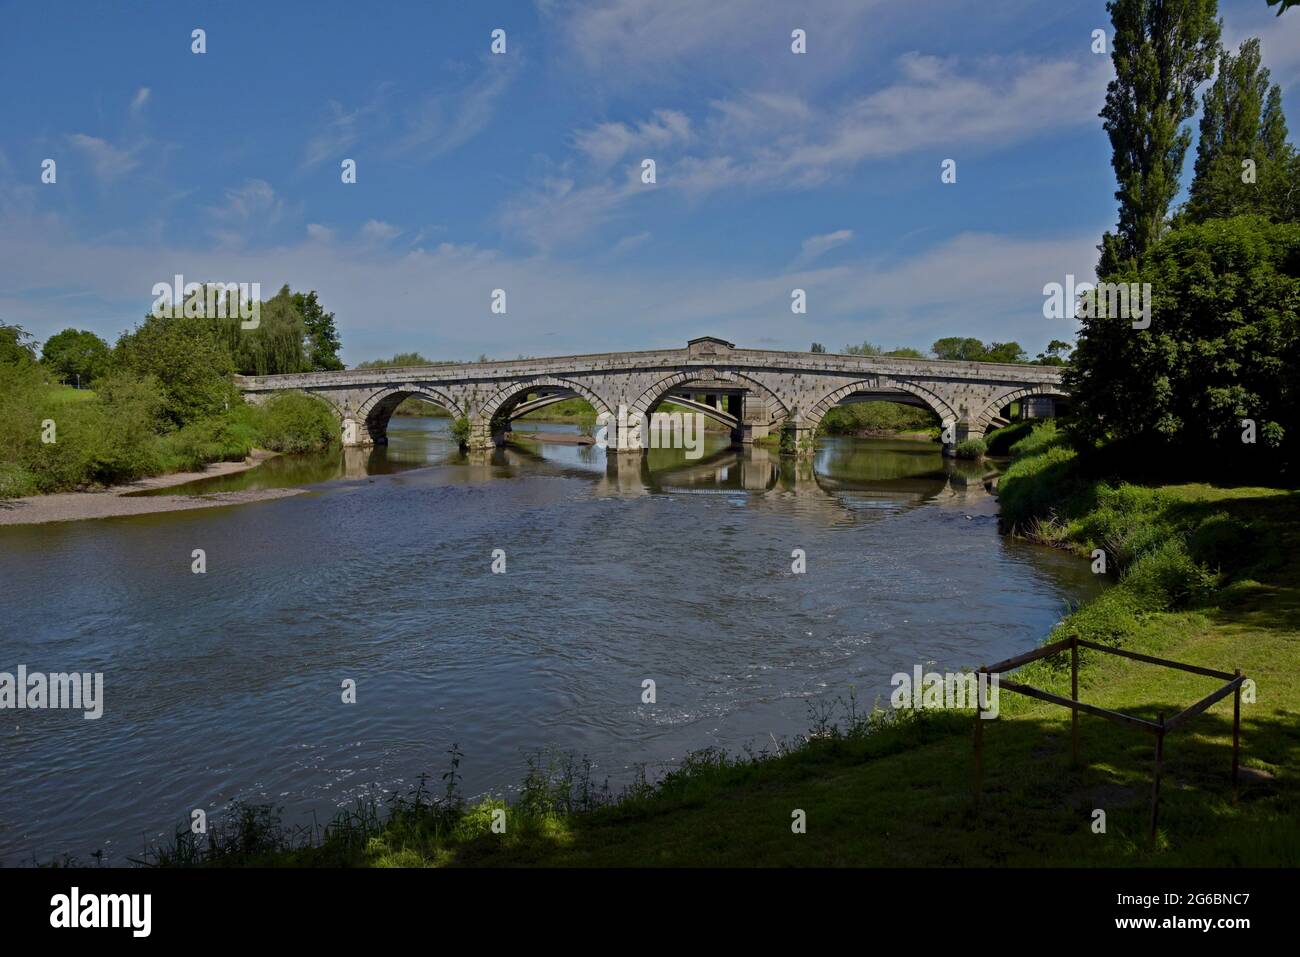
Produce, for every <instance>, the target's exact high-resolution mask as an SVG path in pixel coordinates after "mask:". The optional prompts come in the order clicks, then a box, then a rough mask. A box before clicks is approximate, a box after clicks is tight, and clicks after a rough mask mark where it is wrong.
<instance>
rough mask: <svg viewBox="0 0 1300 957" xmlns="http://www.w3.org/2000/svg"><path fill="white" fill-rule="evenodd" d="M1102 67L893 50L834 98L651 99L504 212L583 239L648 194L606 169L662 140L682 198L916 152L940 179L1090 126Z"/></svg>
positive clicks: (531, 237) (670, 176)
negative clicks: (874, 73) (987, 153)
mask: <svg viewBox="0 0 1300 957" xmlns="http://www.w3.org/2000/svg"><path fill="white" fill-rule="evenodd" d="M1109 72H1110V66H1109V61H1108V60H1106V59H1105V58H1102V57H1092V58H1090V59H1084V60H1075V61H1071V60H1032V59H1027V58H1023V57H1017V58H992V57H990V58H985V59H983V60H980V61H978V62H974V63H969V64H963V63H960V62H958V61H956V60H951V59H940V58H937V57H931V56H922V55H920V54H916V53H911V54H907V55H905V56H903V57H900V58H899V60H898V73H899V76H898V79H897V80H896V81H895V82H894V83H893V84H891V85H889V86H887V87H885V88H884V89H881V90H879V91H877V92H874V93H870V94H868V95H866V96H861V97H857V98H854V99H850V100H847V101H843V102H840V103H831V104H829V105H824V106H823V105H818V106H814V105H813V104H812V103H810V102H809V101H807V100H805V99H803V98H800V97H798V96H795V95H793V94H788V93H765V92H759V91H750V92H746V93H742V94H739V95H737V96H735V97H733V98H731V99H728V100H721V101H714V102H712V103H711V104H710V105H709V112H708V114H707V116H706V117H705V119H704V122H703V123H702V124H700V130H699V132H698V133H697V132H696V131H695V130H694V128H693V126H692V123H691V121H690V119H689V118H688V117H686V116H685V115H684V114H681V113H678V112H675V111H671V110H663V109H661V110H656V111H654V113H653V114H652V115H651V117H650V119H647V120H645V121H643V122H641V123H639V124H635V125H628V124H625V123H605V124H601V125H599V126H596V127H594V128H590V129H586V130H581V131H579V132H578V133H576V134H575V137H574V142H575V147H576V149H577V150H578V151H579V153H581V154H582V155H583V156H585V157H587V158H588V159H589V160H590V161H591V164H590V165H591V169H590V170H589V171H588V173H587V174H586V176H585V181H584V178H583V177H582V176H581V175H580V174H577V173H575V172H573V171H572V170H571V169H570V168H569V166H568V165H566V166H563V167H562V168H563V169H564V170H565V175H562V176H552V177H550V178H549V179H547V180H546V181H544V183H543V184H542V186H541V187H540V188H535V189H533V190H531V191H528V192H525V193H524V194H523V195H521V196H518V197H516V198H514V199H513V200H511V201H510V202H509V203H508V204H507V206H506V208H505V211H504V213H503V216H502V221H503V224H504V225H505V227H506V228H507V229H508V230H511V231H512V234H513V235H518V236H521V237H522V238H524V239H526V240H527V241H529V242H531V243H533V244H534V245H535V246H537V248H539V249H543V250H546V249H551V248H554V247H556V246H561V245H564V244H566V243H572V242H575V241H577V240H580V239H583V238H585V237H587V235H588V234H589V233H590V232H591V231H592V230H595V229H597V228H599V227H600V226H602V225H604V224H606V223H608V222H611V221H612V220H614V219H615V218H616V217H617V216H618V215H619V211H620V209H621V208H622V207H623V206H624V205H625V204H627V203H628V202H630V201H632V200H633V199H635V198H636V197H638V196H643V195H645V194H646V190H644V189H642V188H639V185H638V183H637V181H636V180H635V178H634V177H632V176H631V173H632V171H631V170H630V169H624V170H623V171H622V179H620V178H619V172H618V170H617V169H611V167H612V164H614V163H615V162H616V161H617V160H618V159H619V158H621V157H623V156H625V155H626V154H627V153H628V152H629V151H630V150H632V149H633V147H634V146H637V145H640V144H647V145H648V144H652V143H653V144H655V145H656V146H657V147H658V149H657V151H656V157H655V158H656V161H657V172H658V185H657V186H656V187H655V189H657V190H667V191H676V192H680V193H683V194H685V195H686V196H688V197H689V198H692V199H698V198H701V197H704V196H708V195H710V194H713V193H718V192H722V191H727V190H737V189H762V190H798V189H810V188H814V187H817V186H820V185H822V184H824V183H826V182H828V181H830V180H832V179H834V178H835V177H839V176H843V175H845V174H847V173H849V172H850V171H852V170H854V169H856V168H858V167H859V166H861V165H862V164H864V163H869V162H872V161H879V160H886V159H890V158H893V157H897V156H902V155H907V154H911V153H918V152H921V151H926V150H929V151H935V152H936V155H935V156H934V164H935V166H934V169H935V176H936V177H937V176H938V162H939V159H940V158H946V157H950V156H957V157H960V156H961V155H962V151H965V152H966V153H970V152H972V151H976V150H980V151H983V150H989V149H1005V148H1008V147H1011V146H1014V145H1015V144H1017V143H1020V142H1023V141H1025V140H1028V139H1031V138H1033V137H1036V136H1042V135H1045V134H1047V133H1050V132H1053V131H1055V130H1059V129H1061V128H1065V127H1072V126H1084V125H1089V124H1093V125H1095V124H1096V122H1097V110H1098V109H1099V108H1100V106H1101V103H1102V101H1103V98H1104V91H1105V87H1106V78H1107V76H1108V75H1109ZM693 148H694V149H693ZM939 151H941V152H939ZM570 165H571V164H570Z"/></svg>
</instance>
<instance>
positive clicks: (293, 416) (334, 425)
mask: <svg viewBox="0 0 1300 957" xmlns="http://www.w3.org/2000/svg"><path fill="white" fill-rule="evenodd" d="M255 421H256V423H257V441H258V444H259V445H260V446H262V448H266V449H272V450H273V451H276V452H317V451H320V450H322V449H327V448H329V447H330V445H331V443H333V442H334V441H335V439H336V438H337V436H338V420H337V419H336V418H335V416H334V413H333V411H332V410H331V409H330V407H329V406H328V405H326V404H325V403H324V402H323V401H321V400H320V399H317V398H314V397H312V396H309V395H306V394H305V393H302V392H280V393H277V394H276V395H274V396H272V397H271V398H270V399H268V400H267V401H266V403H265V404H264V405H263V406H262V407H261V408H260V409H259V410H258V414H257V415H256V417H255ZM228 439H229V440H231V441H233V437H228Z"/></svg>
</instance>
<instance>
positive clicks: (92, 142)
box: [68, 133, 140, 182]
mask: <svg viewBox="0 0 1300 957" xmlns="http://www.w3.org/2000/svg"><path fill="white" fill-rule="evenodd" d="M68 142H69V143H71V144H72V146H74V147H75V148H76V149H77V150H79V151H80V152H81V153H82V154H83V155H85V156H86V158H87V159H89V160H90V163H91V168H92V169H93V170H94V173H95V176H96V177H97V178H98V179H100V180H101V181H104V182H109V181H112V180H115V179H118V178H119V177H121V176H123V175H125V174H126V173H129V172H131V170H133V169H135V168H136V167H137V166H139V165H140V161H139V160H138V159H136V157H135V154H136V153H137V152H138V151H139V148H138V147H137V148H136V149H133V150H124V149H119V148H118V147H116V146H114V145H113V144H112V143H110V142H108V140H102V139H100V138H99V137H97V136H88V135H86V134H85V133H70V134H69V135H68Z"/></svg>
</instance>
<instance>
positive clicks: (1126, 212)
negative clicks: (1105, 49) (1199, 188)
mask: <svg viewBox="0 0 1300 957" xmlns="http://www.w3.org/2000/svg"><path fill="white" fill-rule="evenodd" d="M1106 9H1107V10H1108V11H1109V13H1110V17H1111V23H1112V24H1113V25H1114V28H1115V30H1114V38H1113V42H1112V52H1111V60H1112V62H1113V63H1114V65H1115V79H1113V80H1112V81H1111V82H1110V84H1109V85H1108V86H1107V88H1106V105H1105V107H1103V108H1102V111H1101V114H1100V115H1101V118H1102V120H1103V121H1104V123H1103V126H1104V127H1105V130H1106V133H1107V135H1108V136H1109V137H1110V144H1111V150H1112V158H1111V164H1112V165H1113V166H1114V168H1115V178H1116V180H1117V181H1118V182H1119V189H1118V190H1116V192H1115V198H1116V199H1118V200H1119V225H1118V226H1117V228H1116V231H1115V232H1114V233H1110V232H1108V233H1106V234H1105V236H1103V237H1102V243H1101V246H1100V249H1101V261H1100V263H1099V264H1098V267H1097V271H1098V273H1099V274H1100V275H1102V276H1106V275H1109V274H1110V273H1112V272H1113V271H1115V270H1116V269H1118V268H1120V267H1121V266H1122V264H1123V263H1125V262H1129V261H1140V260H1141V259H1142V257H1143V255H1144V254H1145V253H1146V251H1147V250H1148V249H1149V248H1150V247H1151V246H1152V245H1153V244H1154V243H1155V242H1156V240H1157V239H1159V238H1160V234H1161V232H1162V230H1163V229H1164V226H1165V221H1166V218H1167V216H1168V213H1169V205H1170V203H1172V202H1173V200H1174V197H1175V196H1176V195H1177V194H1178V180H1179V174H1180V172H1181V171H1182V167H1183V160H1184V158H1185V157H1186V155H1187V149H1188V147H1189V146H1190V145H1191V141H1192V133H1191V130H1190V129H1188V128H1187V127H1185V126H1184V125H1183V124H1184V123H1185V122H1186V121H1187V120H1188V119H1190V118H1191V117H1192V115H1193V114H1194V113H1195V112H1196V88H1197V87H1198V86H1200V85H1201V84H1202V83H1203V82H1205V80H1207V79H1208V78H1209V76H1210V74H1211V73H1212V72H1213V70H1214V60H1215V56H1216V54H1217V52H1218V48H1219V34H1220V29H1221V25H1220V23H1219V21H1218V20H1217V18H1216V15H1217V13H1218V0H1111V2H1110V3H1108V4H1106Z"/></svg>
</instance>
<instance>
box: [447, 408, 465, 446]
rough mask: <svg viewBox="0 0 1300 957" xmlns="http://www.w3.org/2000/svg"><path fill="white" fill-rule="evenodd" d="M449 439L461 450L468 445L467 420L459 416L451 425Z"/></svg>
mask: <svg viewBox="0 0 1300 957" xmlns="http://www.w3.org/2000/svg"><path fill="white" fill-rule="evenodd" d="M451 437H452V438H453V439H455V440H456V444H457V445H459V446H460V447H461V448H464V447H465V446H467V445H469V419H467V418H466V417H465V416H463V415H462V416H461V417H460V418H458V419H456V420H455V421H453V422H452V423H451Z"/></svg>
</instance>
